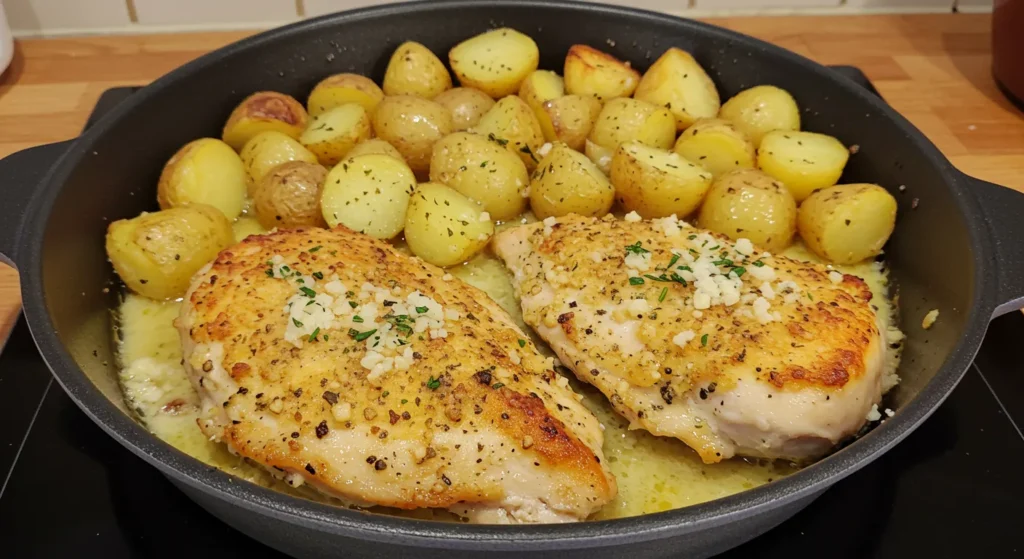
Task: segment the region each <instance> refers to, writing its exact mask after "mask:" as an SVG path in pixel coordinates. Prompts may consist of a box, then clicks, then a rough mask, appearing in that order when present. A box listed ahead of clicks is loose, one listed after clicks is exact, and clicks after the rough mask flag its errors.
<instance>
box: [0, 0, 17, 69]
mask: <svg viewBox="0 0 1024 559" xmlns="http://www.w3.org/2000/svg"><path fill="white" fill-rule="evenodd" d="M13 56H14V37H12V36H11V28H10V27H9V26H8V25H7V16H6V15H4V5H3V3H2V2H0V74H3V73H4V70H6V69H7V65H8V64H10V63H11V58H12V57H13Z"/></svg>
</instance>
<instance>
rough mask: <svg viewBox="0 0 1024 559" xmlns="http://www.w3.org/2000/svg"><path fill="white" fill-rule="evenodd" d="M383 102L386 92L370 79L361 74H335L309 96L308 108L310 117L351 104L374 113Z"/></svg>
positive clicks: (317, 85) (321, 83)
mask: <svg viewBox="0 0 1024 559" xmlns="http://www.w3.org/2000/svg"><path fill="white" fill-rule="evenodd" d="M383 100H384V92H383V91H381V89H380V87H378V86H377V84H375V83H373V80H371V79H370V78H367V77H366V76H360V75H359V74H335V75H333V76H330V77H327V78H324V79H323V80H322V81H321V82H320V83H318V84H316V87H314V88H313V91H312V92H311V93H310V94H309V99H308V100H307V101H306V107H307V108H308V109H309V115H310V116H316V115H318V114H320V113H322V112H325V111H329V110H331V109H333V108H335V107H340V106H342V105H348V104H349V103H355V104H356V105H361V106H362V107H363V108H364V109H366V112H368V113H373V110H374V109H376V108H377V104H378V103H380V102H381V101H383Z"/></svg>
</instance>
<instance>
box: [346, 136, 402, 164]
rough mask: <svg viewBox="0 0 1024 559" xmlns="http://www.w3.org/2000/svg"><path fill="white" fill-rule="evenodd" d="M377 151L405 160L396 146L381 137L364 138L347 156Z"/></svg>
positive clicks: (379, 153)
mask: <svg viewBox="0 0 1024 559" xmlns="http://www.w3.org/2000/svg"><path fill="white" fill-rule="evenodd" d="M371 153H376V154H378V155H390V156H391V157H394V158H395V159H397V160H399V161H403V162H404V161H405V158H404V157H402V154H401V153H400V152H399V151H398V150H397V149H395V146H393V145H391V144H389V143H387V142H385V141H384V140H381V139H380V138H370V139H369V140H363V141H361V142H359V143H358V144H356V145H355V147H353V148H352V149H350V150H349V152H348V155H346V157H349V158H351V157H357V156H360V155H369V154H371Z"/></svg>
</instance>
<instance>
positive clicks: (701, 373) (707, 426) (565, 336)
mask: <svg viewBox="0 0 1024 559" xmlns="http://www.w3.org/2000/svg"><path fill="white" fill-rule="evenodd" d="M493 246H494V249H495V251H496V252H497V254H498V256H499V257H500V258H501V259H503V260H504V261H505V263H506V265H507V266H508V268H509V269H510V270H512V272H513V273H514V276H515V277H514V280H513V283H514V285H515V287H516V292H517V294H518V295H519V297H520V298H521V301H522V308H523V314H524V317H525V320H526V323H527V324H529V325H530V326H532V327H533V328H535V329H536V330H537V332H538V333H539V334H540V335H541V337H543V338H544V339H545V340H546V341H547V342H548V343H549V344H550V345H551V347H552V348H553V349H554V350H555V351H556V353H557V354H558V356H559V358H560V359H561V361H562V363H564V364H565V365H566V366H567V367H569V368H570V369H572V370H573V371H574V372H575V374H576V376H577V377H578V378H579V379H580V380H582V381H584V382H588V383H590V384H593V385H594V386H596V387H597V388H598V389H599V390H601V392H603V393H604V394H605V395H606V396H607V397H608V398H609V400H610V401H611V404H612V406H613V407H614V408H615V410H616V411H617V412H618V413H620V414H622V415H623V416H624V417H626V418H627V419H629V420H630V422H631V427H632V428H636V429H646V430H648V431H650V432H651V433H654V434H655V435H662V436H670V437H676V438H678V439H680V440H682V441H683V442H685V443H686V444H687V445H689V446H690V447H692V448H693V449H694V450H696V451H697V452H698V453H699V454H700V456H701V458H702V459H703V460H704V461H705V462H708V463H712V462H718V461H720V460H723V459H725V458H729V457H732V456H734V455H737V454H738V455H744V456H755V457H765V458H772V459H774V458H784V459H790V460H794V461H803V460H807V459H811V458H815V457H818V456H820V455H822V454H824V453H826V452H828V451H829V450H830V449H831V448H832V447H833V446H834V445H835V444H836V443H838V442H839V441H840V440H842V439H843V438H845V437H847V436H849V435H852V434H854V433H856V432H857V431H858V430H859V429H860V428H861V426H862V425H863V424H864V423H865V418H866V416H867V415H868V413H869V411H870V410H871V408H872V405H873V404H876V403H878V402H879V400H880V399H881V379H882V373H883V360H884V351H885V348H884V344H883V340H882V336H881V334H880V328H879V325H878V324H877V318H876V316H875V313H874V311H873V310H872V308H871V306H870V303H869V302H870V299H871V291H870V290H869V288H868V286H867V285H866V284H865V283H864V282H863V281H862V280H861V279H859V278H857V277H854V276H849V275H846V276H844V275H842V274H839V273H838V272H830V271H829V270H827V269H826V268H824V267H822V266H819V265H812V264H807V263H802V262H797V261H794V260H791V259H788V258H784V257H778V256H772V255H769V254H767V253H761V252H760V251H757V250H755V248H754V247H753V246H752V245H751V243H750V242H749V241H746V240H743V239H741V240H740V241H738V242H736V243H732V242H730V241H729V240H728V239H726V238H725V237H722V236H719V235H715V234H712V233H709V232H706V231H702V230H698V229H693V228H691V227H690V226H689V225H687V224H686V223H684V222H682V221H678V220H677V219H675V218H674V217H670V218H665V219H656V220H652V221H641V220H639V219H638V218H636V216H635V214H632V215H631V216H628V217H627V219H626V220H617V219H615V218H613V217H611V216H609V217H607V218H605V219H596V218H584V217H579V216H567V217H563V218H560V219H557V220H556V219H554V218H548V219H547V220H545V221H544V222H543V223H533V224H529V225H523V226H518V227H515V228H511V229H507V230H505V231H503V232H501V233H500V234H499V235H497V236H496V238H495V240H494V245H493Z"/></svg>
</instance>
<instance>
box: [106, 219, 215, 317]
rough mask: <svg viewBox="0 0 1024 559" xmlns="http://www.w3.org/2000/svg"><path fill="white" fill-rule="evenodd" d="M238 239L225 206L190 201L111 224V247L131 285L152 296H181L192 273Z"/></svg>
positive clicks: (109, 250) (109, 253) (111, 255)
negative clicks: (221, 210)
mask: <svg viewBox="0 0 1024 559" xmlns="http://www.w3.org/2000/svg"><path fill="white" fill-rule="evenodd" d="M234 242H235V237H234V234H233V233H232V231H231V222H230V221H228V218H226V217H224V214H223V213H221V212H220V210H218V209H217V208H214V207H213V206H207V205H206V204H189V205H188V206H182V207H179V208H170V209H167V210H160V211H158V212H154V213H144V214H142V215H140V216H138V217H134V218H132V219H121V220H118V221H115V222H113V223H111V224H110V226H109V227H107V239H106V247H107V257H108V258H110V262H111V264H113V265H114V270H116V271H117V275H119V276H121V280H122V281H124V283H125V285H127V286H128V288H129V289H131V290H132V291H134V292H136V293H138V294H139V295H142V296H144V297H149V298H150V299H177V298H178V297H181V296H182V295H184V294H185V291H186V290H188V286H189V282H190V281H191V280H192V275H193V274H195V273H196V272H197V271H199V269H200V268H202V267H203V266H205V265H206V263H208V262H210V261H211V260H213V259H214V258H216V257H217V253H219V252H220V251H221V250H223V249H225V248H227V247H228V246H230V245H231V244H232V243H234Z"/></svg>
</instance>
